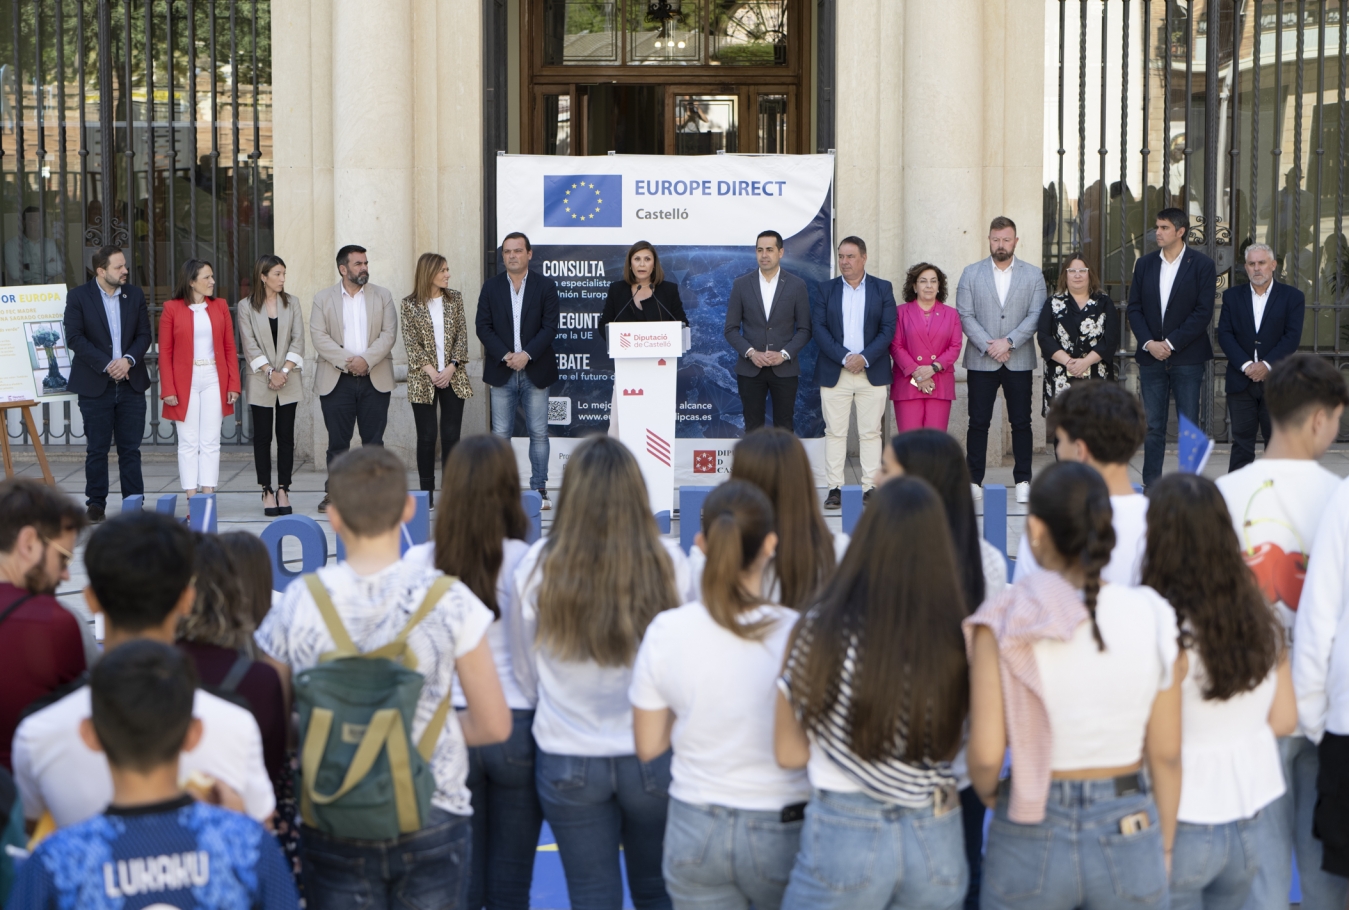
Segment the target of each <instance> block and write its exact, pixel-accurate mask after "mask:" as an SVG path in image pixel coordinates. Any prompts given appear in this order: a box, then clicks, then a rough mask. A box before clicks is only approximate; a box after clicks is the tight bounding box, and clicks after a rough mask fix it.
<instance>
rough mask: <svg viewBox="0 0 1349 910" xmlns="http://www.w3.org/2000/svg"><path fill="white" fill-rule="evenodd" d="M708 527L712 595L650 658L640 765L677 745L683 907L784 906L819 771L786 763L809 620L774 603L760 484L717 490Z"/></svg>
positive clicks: (669, 835) (688, 609)
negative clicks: (781, 686)
mask: <svg viewBox="0 0 1349 910" xmlns="http://www.w3.org/2000/svg"><path fill="white" fill-rule="evenodd" d="M702 523H703V529H702V531H701V532H699V534H698V536H697V538H696V539H695V541H694V546H696V547H698V549H700V550H701V551H703V553H704V554H706V556H707V566H706V568H705V569H704V570H703V581H702V597H701V598H700V599H699V600H696V601H693V602H691V603H687V604H684V605H683V606H682V607H678V608H676V609H674V610H668V611H666V612H664V613H661V614H660V615H658V616H657V617H656V618H655V619H653V620H652V621H651V625H650V626H649V627H647V630H646V635H645V636H644V637H643V638H642V646H641V648H640V649H639V650H638V652H637V662H636V664H635V665H634V667H633V671H632V687H631V688H630V689H629V691H628V694H629V697H630V699H631V700H632V706H633V735H634V737H635V739H636V745H637V757H638V759H640V760H642V761H651V760H654V759H656V758H658V757H659V756H661V755H663V754H664V753H665V752H666V751H667V750H669V749H670V747H671V745H672V744H673V746H674V761H673V762H672V764H671V769H670V770H671V777H672V783H671V784H670V809H669V813H670V814H669V821H668V823H667V826H666V829H665V855H664V860H663V868H664V875H665V888H666V890H667V891H668V892H669V893H670V899H671V902H672V903H673V904H674V906H675V908H676V910H684V908H694V907H708V906H714V907H747V906H748V905H749V904H753V905H754V907H755V908H757V910H777V908H778V907H779V905H780V904H781V903H782V892H783V891H784V890H785V888H786V886H787V876H788V874H789V873H790V872H791V868H792V861H793V859H794V858H795V857H796V851H797V846H798V842H799V840H800V836H801V818H802V810H803V809H804V807H805V803H806V799H807V798H808V797H809V795H810V785H809V783H808V782H807V780H806V775H805V774H804V773H802V772H801V771H800V770H793V769H784V768H780V767H778V765H777V763H776V762H775V761H774V757H773V704H774V702H775V700H776V697H777V695H776V693H777V689H776V686H775V680H776V679H777V675H778V670H779V668H780V667H781V666H782V655H783V651H784V650H785V648H786V646H787V638H788V636H789V635H790V634H791V630H792V626H793V625H795V623H796V619H797V613H796V611H795V610H792V609H791V608H789V607H779V606H775V605H773V604H770V603H768V602H766V601H765V599H764V597H763V574H764V568H765V567H766V566H767V565H768V562H769V560H771V559H772V558H773V550H774V548H775V547H776V545H777V534H776V533H774V531H773V507H772V506H771V505H770V504H769V502H768V497H767V496H765V495H764V494H763V492H762V491H761V490H760V489H759V488H758V487H756V486H754V485H753V484H748V483H745V482H743V481H739V480H732V481H729V482H727V483H724V484H722V485H721V486H719V487H717V488H716V489H715V490H713V491H712V493H711V494H709V495H708V497H707V501H706V502H705V503H704V504H703V516H702Z"/></svg>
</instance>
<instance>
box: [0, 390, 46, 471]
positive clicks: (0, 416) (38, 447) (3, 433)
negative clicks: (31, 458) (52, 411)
mask: <svg viewBox="0 0 1349 910" xmlns="http://www.w3.org/2000/svg"><path fill="white" fill-rule="evenodd" d="M36 406H37V402H36V401H31V400H30V401H0V449H3V450H4V452H3V454H4V458H5V476H6V477H13V476H14V456H13V455H12V454H11V453H10V451H9V431H8V429H6V426H7V422H6V421H5V412H6V411H10V410H13V409H14V408H18V409H19V410H21V411H23V423H24V426H26V427H27V428H28V436H29V438H30V439H32V440H33V451H35V452H36V453H37V463H38V464H39V465H41V466H42V479H43V481H45V482H46V484H47V486H50V487H54V486H56V478H55V477H52V469H51V466H50V465H48V464H47V453H46V452H45V451H43V449H42V437H41V436H39V435H38V432H37V423H36V422H35V421H34V420H33V408H34V407H36Z"/></svg>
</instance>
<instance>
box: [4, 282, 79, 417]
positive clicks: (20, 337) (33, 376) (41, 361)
mask: <svg viewBox="0 0 1349 910" xmlns="http://www.w3.org/2000/svg"><path fill="white" fill-rule="evenodd" d="M65 312H66V286H65V285H64V284H35V285H25V286H21V287H6V288H0V401H37V402H45V401H73V400H74V399H75V396H74V395H72V394H71V393H70V392H69V391H68V390H67V388H66V384H67V383H68V382H69V380H70V361H71V356H72V355H71V351H70V348H69V347H68V346H67V344H66V328H65Z"/></svg>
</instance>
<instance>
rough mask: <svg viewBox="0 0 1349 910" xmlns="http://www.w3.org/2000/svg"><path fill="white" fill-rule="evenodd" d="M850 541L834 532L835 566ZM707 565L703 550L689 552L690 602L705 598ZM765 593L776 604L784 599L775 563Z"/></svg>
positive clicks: (767, 575)
mask: <svg viewBox="0 0 1349 910" xmlns="http://www.w3.org/2000/svg"><path fill="white" fill-rule="evenodd" d="M849 540H851V538H850V537H849V536H848V535H847V534H844V533H843V532H842V531H835V532H834V565H838V564H839V563H841V562H843V554H844V553H846V552H848V541H849ZM706 565H707V555H706V554H705V553H703V551H702V550H700V549H698V548H697V547H694V548H693V549H692V550H690V551H689V569H690V571H691V572H692V579H693V580H692V585H693V593H692V596H691V597H690V598H689V600H698V599H699V598H701V597H702V596H703V568H704V567H705V566H706ZM763 591H764V597H767V598H768V599H769V600H770V601H772V602H774V603H776V602H777V601H779V600H781V599H782V581H781V580H780V579H779V578H778V573H777V572H776V571H775V570H774V563H773V562H769V563H768V565H767V567H765V568H764V570H763Z"/></svg>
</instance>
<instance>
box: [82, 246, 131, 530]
mask: <svg viewBox="0 0 1349 910" xmlns="http://www.w3.org/2000/svg"><path fill="white" fill-rule="evenodd" d="M93 266H94V279H93V280H92V281H90V282H88V283H87V284H82V285H80V286H79V287H77V288H75V289H74V290H72V291H71V292H70V294H69V295H68V296H67V297H66V313H65V326H66V347H67V348H68V349H69V350H70V353H71V359H70V381H69V382H68V383H67V384H66V388H67V390H69V391H71V392H74V393H75V394H76V395H78V396H79V406H80V415H81V416H82V417H83V418H84V436H85V440H86V442H87V446H86V448H85V456H84V497H85V506H86V507H87V508H88V510H89V520H90V521H93V522H97V521H102V520H103V517H104V513H105V511H106V509H107V506H108V449H109V448H111V446H112V443H113V440H114V439H116V441H117V472H118V474H119V475H120V477H121V480H122V498H123V499H125V498H126V497H128V496H135V495H144V493H145V483H144V481H143V479H142V478H141V435H142V433H143V432H144V430H145V407H146V403H145V390H146V389H148V388H149V387H150V373H149V371H148V370H147V369H146V368H145V352H146V351H148V350H149V349H150V314H149V311H148V310H146V308H145V294H144V293H142V292H141V289H140V288H138V287H136V286H135V285H129V284H127V279H128V277H129V276H130V270H129V269H128V268H127V265H126V255H125V254H124V253H123V252H122V250H121V249H120V248H119V247H115V246H105V247H102V248H100V249H99V250H98V251H97V252H96V253H94V258H93Z"/></svg>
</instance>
